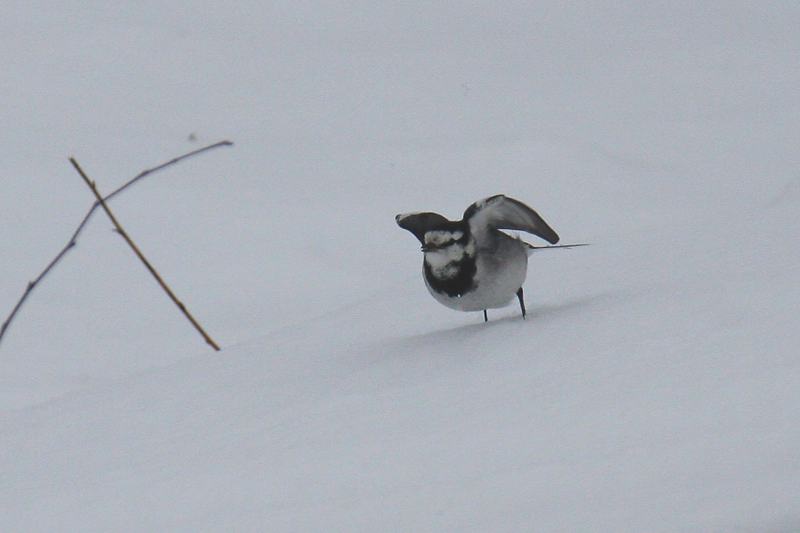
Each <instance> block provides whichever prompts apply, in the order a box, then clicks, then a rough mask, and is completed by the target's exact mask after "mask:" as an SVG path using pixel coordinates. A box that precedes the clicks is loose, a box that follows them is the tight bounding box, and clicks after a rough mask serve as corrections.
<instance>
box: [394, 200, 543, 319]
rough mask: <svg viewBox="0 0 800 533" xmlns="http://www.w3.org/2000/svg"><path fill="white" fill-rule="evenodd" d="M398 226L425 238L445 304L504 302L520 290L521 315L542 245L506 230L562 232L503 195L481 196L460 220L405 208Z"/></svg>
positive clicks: (428, 280)
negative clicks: (525, 286)
mask: <svg viewBox="0 0 800 533" xmlns="http://www.w3.org/2000/svg"><path fill="white" fill-rule="evenodd" d="M395 220H396V221H397V225H398V226H400V227H401V228H403V229H406V230H408V231H410V232H411V233H413V234H414V236H415V237H416V238H417V239H419V242H420V243H422V251H423V252H424V254H425V255H424V260H423V264H422V268H423V273H424V278H425V285H426V286H427V287H428V292H430V293H431V295H432V296H433V297H434V298H435V299H436V300H437V301H438V302H439V303H441V304H443V305H445V306H447V307H449V308H451V309H456V310H458V311H483V319H484V321H488V320H489V319H488V316H487V315H486V310H487V309H494V308H499V307H505V306H506V305H508V304H509V303H510V302H511V301H512V300H513V299H514V295H515V294H516V296H517V298H518V299H519V306H520V309H521V310H522V317H523V318H525V301H524V300H523V296H522V283H523V282H524V281H525V276H526V275H527V270H528V254H529V253H530V252H532V251H533V250H535V249H537V248H538V247H536V246H532V245H530V244H528V243H526V242H523V241H522V240H520V239H518V238H514V237H511V236H509V235H507V234H506V233H503V232H502V231H500V230H501V229H508V230H519V231H527V232H529V233H532V234H534V235H536V236H537V237H541V238H542V239H544V240H546V241H547V242H549V243H551V244H555V243H557V242H558V234H556V232H555V231H553V229H552V228H551V227H550V226H548V225H547V222H545V221H544V220H543V219H542V217H540V216H539V214H538V213H536V211H534V210H533V209H531V208H530V207H528V206H527V205H525V204H523V203H522V202H520V201H518V200H514V199H513V198H509V197H507V196H504V195H502V194H498V195H495V196H491V197H489V198H484V199H483V200H478V201H477V202H475V203H474V204H472V205H471V206H469V207H468V208H467V210H466V211H464V217H463V218H462V219H461V220H458V221H453V220H447V219H446V218H445V217H443V216H442V215H439V214H437V213H404V214H400V215H397V216H396V217H395Z"/></svg>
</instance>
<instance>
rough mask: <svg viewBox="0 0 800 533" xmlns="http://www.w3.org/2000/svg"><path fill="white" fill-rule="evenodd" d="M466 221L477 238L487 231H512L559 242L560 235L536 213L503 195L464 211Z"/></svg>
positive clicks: (478, 202) (478, 203)
mask: <svg viewBox="0 0 800 533" xmlns="http://www.w3.org/2000/svg"><path fill="white" fill-rule="evenodd" d="M464 220H465V221H466V222H468V223H469V229H470V231H471V232H472V234H473V235H476V236H477V235H480V234H481V233H483V232H485V231H487V229H512V230H519V231H527V232H528V233H533V234H534V235H536V236H537V237H541V238H542V239H544V240H546V241H547V242H549V243H550V244H555V243H557V242H558V234H557V233H556V232H555V231H553V228H551V227H550V226H548V225H547V222H545V221H544V219H542V217H540V216H539V214H538V213H537V212H536V211H534V210H533V209H531V208H530V207H528V206H527V205H525V204H523V203H522V202H520V201H518V200H514V199H513V198H509V197H508V196H504V195H502V194H498V195H495V196H490V197H489V198H484V199H483V200H478V201H477V202H475V203H474V204H472V205H471V206H469V207H468V208H467V210H466V211H464Z"/></svg>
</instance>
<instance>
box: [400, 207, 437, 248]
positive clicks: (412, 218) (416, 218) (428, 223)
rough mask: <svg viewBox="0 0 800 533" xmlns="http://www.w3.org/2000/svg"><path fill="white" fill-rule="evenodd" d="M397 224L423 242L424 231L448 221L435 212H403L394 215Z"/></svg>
mask: <svg viewBox="0 0 800 533" xmlns="http://www.w3.org/2000/svg"><path fill="white" fill-rule="evenodd" d="M394 219H395V221H396V222H397V225H398V226H400V227H401V228H403V229H405V230H408V231H410V232H411V233H413V234H414V237H416V238H417V239H419V242H421V243H422V244H425V232H426V231H428V230H430V229H432V228H435V227H436V226H441V225H442V223H446V222H448V220H447V219H446V218H444V217H443V216H442V215H439V214H437V213H404V214H400V215H397V216H396V217H394Z"/></svg>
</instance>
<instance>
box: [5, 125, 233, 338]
mask: <svg viewBox="0 0 800 533" xmlns="http://www.w3.org/2000/svg"><path fill="white" fill-rule="evenodd" d="M220 146H233V143H232V142H230V141H220V142H217V143H214V144H210V145H208V146H204V147H202V148H198V149H197V150H192V151H191V152H188V153H185V154H183V155H180V156H178V157H176V158H174V159H170V160H169V161H167V162H166V163H162V164H160V165H158V166H155V167H153V168H148V169H146V170H143V171H142V172H140V173H139V174H137V175H136V176H134V177H133V178H131V179H130V180H128V181H127V182H126V183H125V184H124V185H122V186H121V187H119V188H117V189H115V190H114V191H113V192H111V193H109V194H108V195H107V196H106V197H105V198H103V200H105V201H108V200H110V199H111V198H113V197H114V196H116V195H117V194H119V193H121V192H122V191H124V190H125V189H127V188H128V187H130V186H131V185H133V184H134V183H136V182H137V181H139V180H141V179H142V178H144V177H145V176H147V175H149V174H152V173H154V172H157V171H159V170H162V169H164V168H166V167H168V166H170V165H174V164H175V163H178V162H179V161H182V160H184V159H187V158H189V157H192V156H195V155H198V154H200V153H203V152H207V151H208V150H212V149H214V148H219V147H220ZM98 207H100V202H99V201H95V202H94V204H93V205H92V207H91V209H89V211H88V212H87V213H86V216H84V217H83V220H82V221H81V223H80V224H79V225H78V228H77V229H76V230H75V231H74V232H73V234H72V237H70V239H69V241H68V242H67V244H66V246H64V248H62V249H61V251H60V252H58V254H57V255H56V256H55V257H54V258H53V260H52V261H50V263H49V264H48V265H47V266H46V267H45V269H44V270H42V272H41V273H40V274H39V275H38V276H36V278H34V279H33V281H30V282H29V283H28V285H27V286H26V288H25V292H24V293H23V294H22V297H20V299H19V300H18V301H17V304H16V305H15V306H14V309H12V310H11V313H10V314H9V315H8V317H7V318H6V320H5V322H3V325H2V327H0V341H2V340H3V335H5V333H6V330H7V329H8V328H9V326H10V325H11V322H12V321H13V320H14V317H16V315H17V313H18V312H19V310H20V308H21V307H22V304H23V303H25V300H27V299H28V296H29V295H30V293H31V292H32V291H33V289H34V288H35V287H36V286H37V285H38V284H39V282H40V281H42V279H44V277H45V276H46V275H47V274H48V273H49V272H50V271H51V270H52V269H53V267H55V266H56V264H58V262H59V261H61V259H62V258H63V257H64V256H65V255H66V254H67V252H69V251H70V250H71V249H72V248H73V247H74V246H75V245H76V244H77V243H78V235H80V233H81V232H82V231H83V228H84V227H85V226H86V224H87V223H88V222H89V219H91V218H92V215H93V214H94V212H95V210H96V209H97V208H98Z"/></svg>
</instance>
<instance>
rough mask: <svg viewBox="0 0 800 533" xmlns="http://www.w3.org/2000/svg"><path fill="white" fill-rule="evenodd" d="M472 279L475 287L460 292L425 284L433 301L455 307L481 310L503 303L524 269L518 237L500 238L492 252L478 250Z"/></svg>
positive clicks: (511, 294) (510, 296) (522, 278)
mask: <svg viewBox="0 0 800 533" xmlns="http://www.w3.org/2000/svg"><path fill="white" fill-rule="evenodd" d="M475 266H476V268H477V270H476V272H475V280H476V283H477V287H476V288H475V289H474V290H472V291H469V292H467V293H465V294H463V295H462V296H448V295H447V294H444V293H440V292H436V291H435V290H433V289H432V288H431V286H430V284H429V283H428V280H427V279H425V275H424V272H423V276H422V277H423V279H425V286H426V287H427V288H428V292H430V293H431V296H433V297H434V298H435V299H436V301H438V302H439V303H441V304H442V305H444V306H447V307H449V308H451V309H455V310H457V311H482V310H484V309H495V308H498V307H505V306H506V305H508V304H509V302H511V301H512V300H513V299H514V297H515V296H516V294H517V291H518V290H519V289H520V287H522V284H523V283H524V282H525V276H526V275H527V273H528V254H527V251H526V250H525V247H524V246H523V245H521V243H519V242H518V241H515V240H513V239H510V238H509V240H508V241H505V240H503V242H502V244H501V246H499V248H498V249H497V250H496V251H495V252H494V253H480V252H479V253H478V254H477V261H476V262H475Z"/></svg>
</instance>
